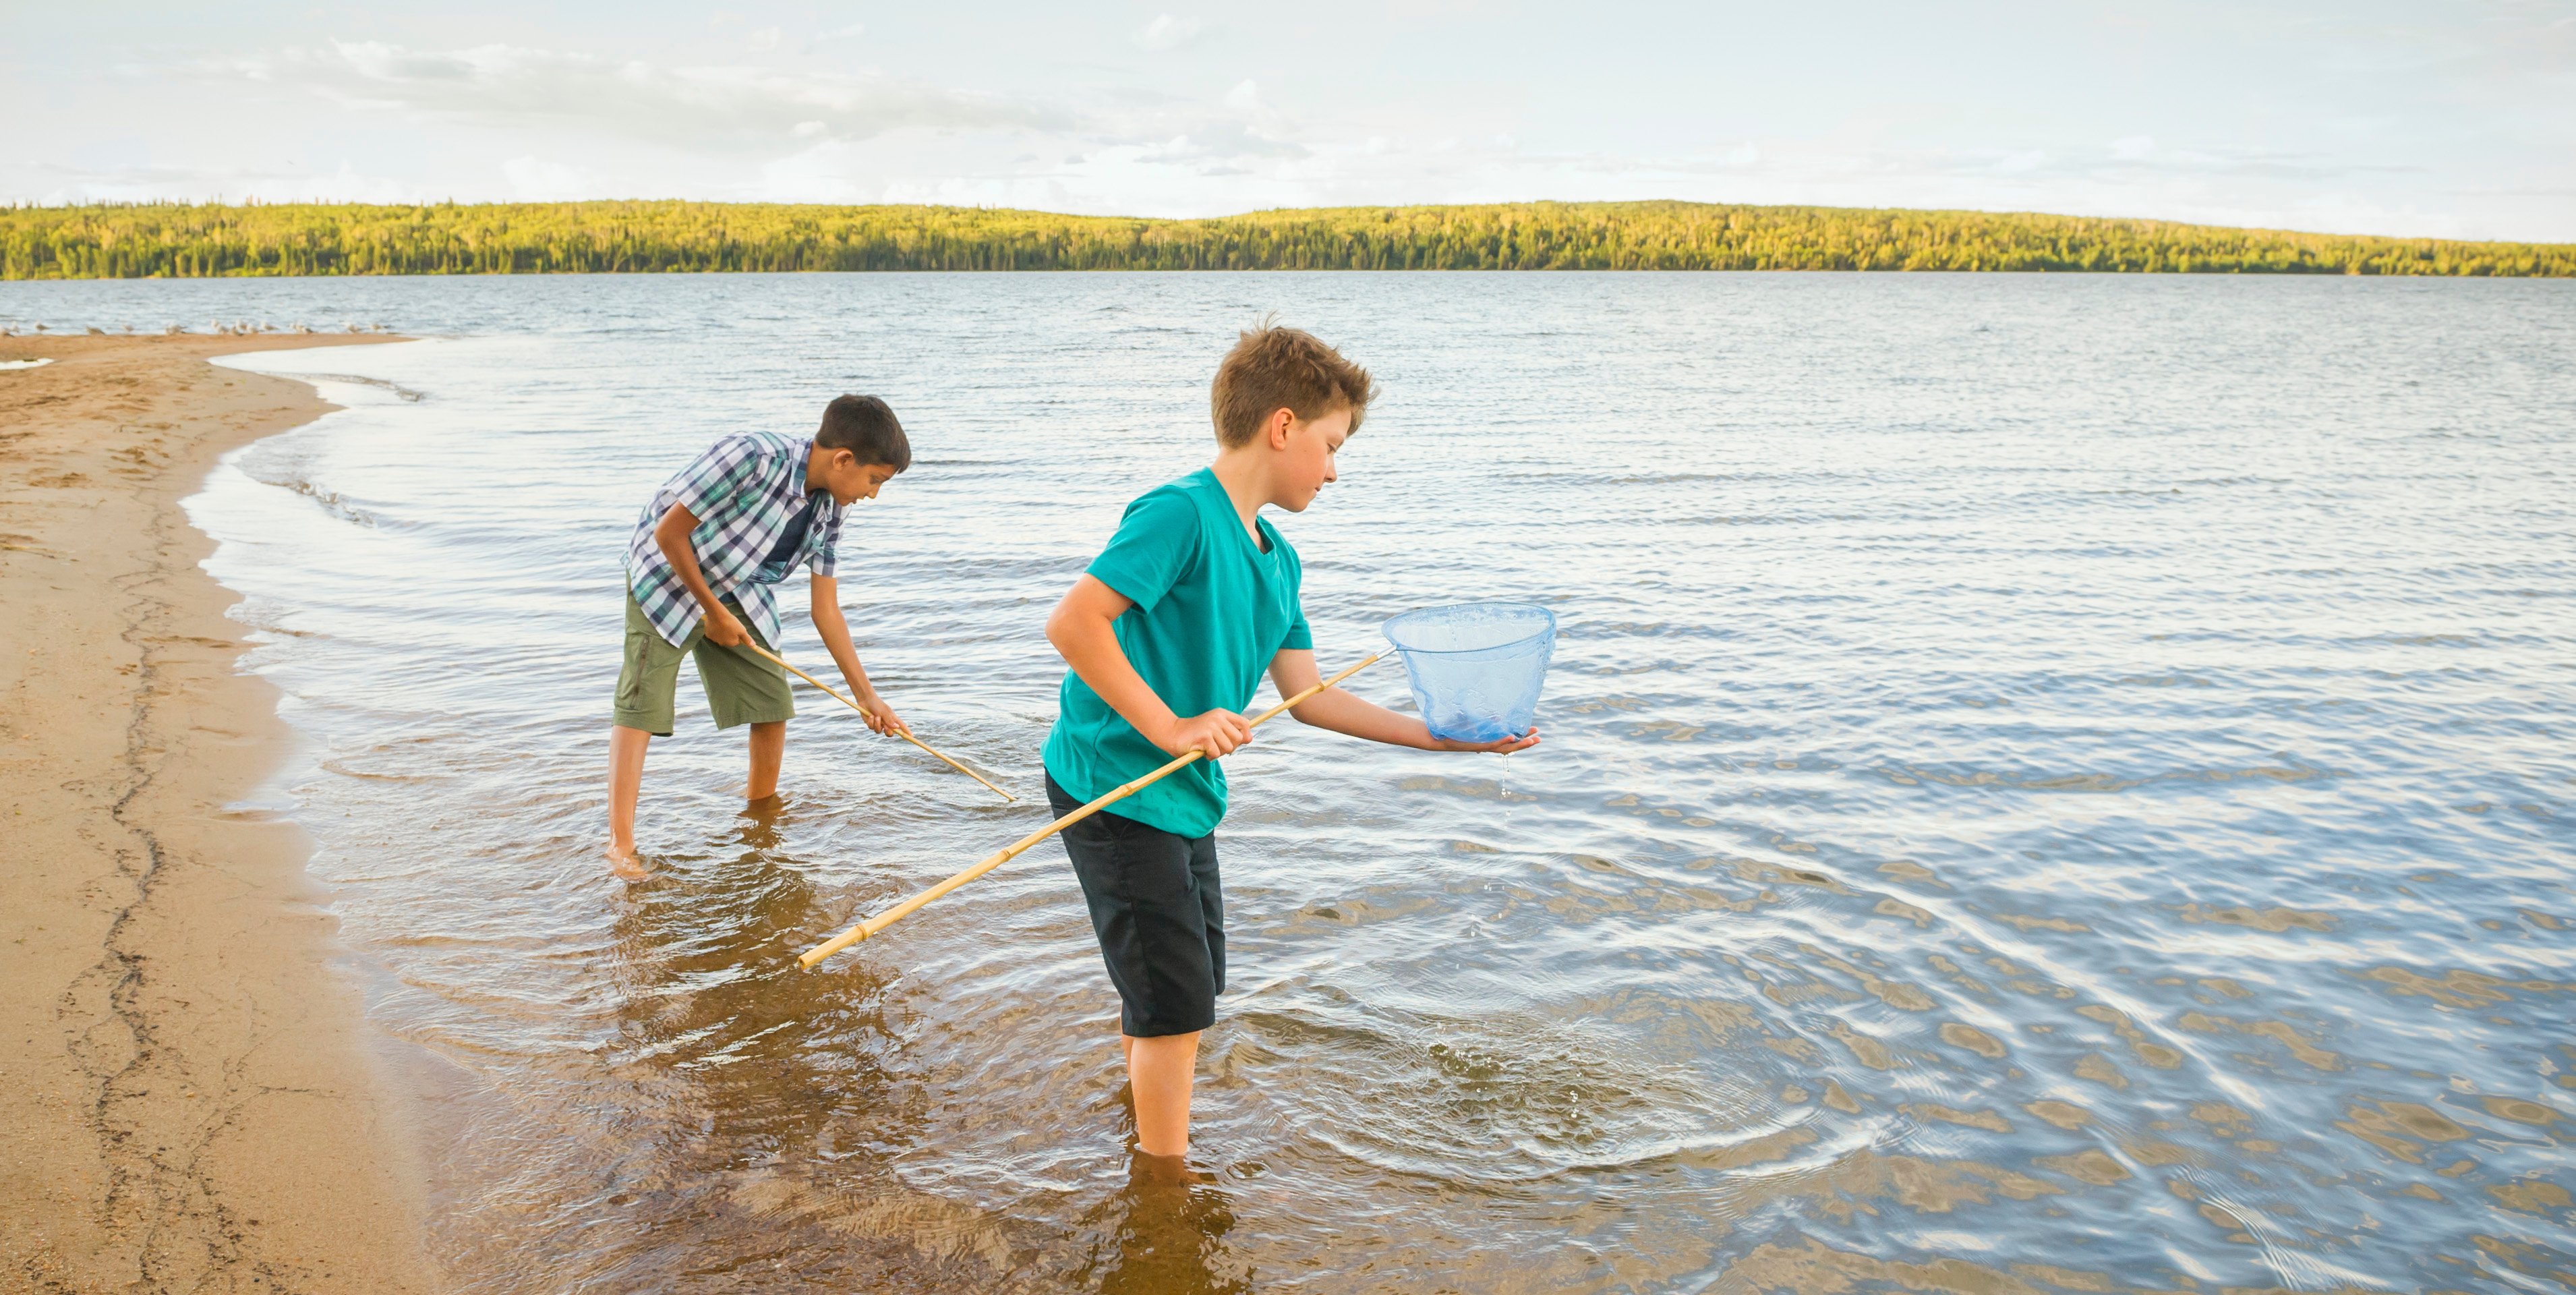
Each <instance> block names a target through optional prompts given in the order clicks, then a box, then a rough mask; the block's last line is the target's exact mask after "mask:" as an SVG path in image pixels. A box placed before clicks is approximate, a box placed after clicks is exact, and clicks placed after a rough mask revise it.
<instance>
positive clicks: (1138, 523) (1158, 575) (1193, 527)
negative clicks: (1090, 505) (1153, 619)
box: [1088, 489, 1199, 611]
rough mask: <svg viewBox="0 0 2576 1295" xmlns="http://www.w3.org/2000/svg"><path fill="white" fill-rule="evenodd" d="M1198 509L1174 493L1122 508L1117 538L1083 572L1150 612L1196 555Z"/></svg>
mask: <svg viewBox="0 0 2576 1295" xmlns="http://www.w3.org/2000/svg"><path fill="white" fill-rule="evenodd" d="M1198 550H1199V508H1198V505H1197V504H1195V503H1193V502H1191V501H1190V497H1189V496H1188V495H1186V494H1184V493H1182V492H1180V491H1178V490H1159V489H1158V490H1153V491H1150V492H1148V493H1146V494H1145V495H1144V496H1143V497H1141V498H1139V499H1137V500H1136V502H1134V503H1132V504H1129V505H1127V515H1126V516H1125V517H1123V518H1121V519H1119V522H1118V533H1117V534H1115V535H1112V536H1110V537H1109V547H1107V548H1104V549H1102V550H1101V551H1100V556H1099V557H1096V558H1093V559H1092V560H1091V566H1090V567H1089V568H1088V569H1089V571H1090V572H1091V574H1092V575H1094V576H1096V577H1098V578H1099V580H1100V583H1102V584H1105V585H1107V586H1109V587H1110V588H1112V589H1115V590H1117V591H1118V592H1119V593H1120V594H1122V595H1124V596H1125V597H1126V599H1127V601H1129V602H1132V603H1134V604H1136V605H1137V606H1139V607H1142V608H1144V609H1145V610H1147V611H1152V610H1153V609H1154V604H1156V603H1158V602H1161V601H1163V595H1164V594H1167V593H1170V592H1171V590H1172V586H1173V585H1174V584H1176V583H1178V582H1179V581H1180V578H1181V577H1182V576H1183V575H1185V574H1187V573H1188V571H1189V569H1190V562H1191V560H1192V559H1194V558H1195V557H1197V556H1198Z"/></svg>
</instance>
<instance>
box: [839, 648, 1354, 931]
mask: <svg viewBox="0 0 2576 1295" xmlns="http://www.w3.org/2000/svg"><path fill="white" fill-rule="evenodd" d="M1384 655H1386V654H1385V653H1383V652H1372V653H1370V654H1369V655H1368V659H1367V660H1364V661H1362V662H1360V663H1359V664H1358V665H1355V666H1352V667H1351V668H1350V669H1348V670H1344V671H1343V672H1341V673H1340V674H1337V675H1334V676H1333V677H1332V678H1330V679H1327V680H1325V681H1323V682H1322V683H1319V684H1316V685H1315V686H1314V687H1312V688H1308V689H1305V690H1304V691H1302V692H1299V693H1298V694H1297V695H1296V696H1294V697H1289V698H1285V699H1282V700H1281V701H1280V703H1279V704H1278V705H1276V706H1273V707H1271V708H1270V709H1268V710H1265V711H1263V712H1261V713H1260V714H1259V715H1256V716H1254V717H1253V720H1252V726H1253V727H1256V728H1257V727H1259V726H1260V725H1261V724H1262V723H1264V722H1265V721H1267V720H1269V719H1270V718H1272V717H1273V716H1276V715H1278V714H1279V713H1280V712H1282V711H1285V710H1287V709H1288V708H1290V707H1292V706H1295V705H1298V704H1299V703H1301V702H1303V701H1305V700H1306V699H1307V698H1309V697H1312V696H1314V695H1315V694H1317V693H1319V692H1322V691H1323V690H1325V689H1327V688H1330V687H1332V686H1333V685H1335V684H1337V683H1340V682H1341V681H1343V680H1344V679H1348V678H1350V677H1351V676H1352V675H1355V674H1358V673H1359V672H1360V671H1362V670H1366V669H1368V668H1369V667H1370V666H1372V665H1375V664H1377V661H1378V658H1380V657H1382V656H1384ZM1206 754H1207V752H1205V751H1201V750H1196V749H1192V750H1190V751H1187V752H1184V753H1182V754H1181V755H1180V756H1178V757H1177V758H1175V759H1174V760H1173V761H1172V762H1171V763H1170V764H1167V765H1164V766H1163V767H1162V768H1160V769H1156V770H1155V771H1153V772H1152V773H1149V774H1146V775H1145V776H1144V777H1142V778H1138V779H1137V780H1135V781H1134V782H1130V783H1126V784H1123V785H1121V786H1120V787H1119V788H1118V789H1117V790H1115V791H1112V792H1110V793H1109V794H1108V795H1106V796H1103V797H1101V798H1100V799H1098V800H1095V801H1093V802H1091V803H1090V804H1088V805H1085V806H1083V807H1082V808H1080V809H1077V810H1075V811H1073V812H1072V813H1070V814H1067V815H1065V816H1064V817H1062V818H1059V819H1057V820H1056V821H1054V822H1052V823H1049V824H1047V825H1046V826H1045V827H1042V828H1039V829H1038V830H1036V831H1034V832H1031V833H1029V834H1028V835H1027V836H1024V837H1021V838H1020V839H1019V840H1018V841H1016V842H1013V843H1012V844H1011V845H1010V846H1008V847H1007V848H1004V849H1002V850H998V851H995V852H994V853H992V854H989V855H986V856H985V857H984V859H983V860H982V861H981V862H979V863H977V864H976V865H975V866H974V867H972V868H968V869H967V870H966V871H964V872H961V873H958V874H957V875H956V876H954V877H950V878H949V879H948V880H946V881H943V882H941V883H939V884H938V885H936V886H933V887H931V888H930V889H928V890H925V891H923V892H921V893H920V894H918V895H915V896H913V897H912V898H910V899H907V900H905V901H903V902H902V903H900V904H897V905H895V906H894V907H892V908H889V909H887V910H886V911H884V912H882V913H879V914H877V915H876V916H874V917H871V918H869V919H868V920H866V921H864V922H861V923H859V924H858V925H856V926H853V927H851V928H850V929H848V930H846V931H843V932H841V933H840V934H839V935H836V936H833V937H832V938H831V939H828V940H825V941H824V942H822V943H821V944H818V945H815V946H814V947H813V948H811V949H807V950H806V951H805V952H803V953H801V954H798V955H797V957H796V965H798V966H800V967H803V968H805V969H806V970H808V971H811V970H813V969H814V964H816V963H818V962H821V961H822V960H823V959H825V958H828V957H831V956H832V955H833V954H835V953H839V952H840V951H841V950H843V949H846V948H848V947H850V946H851V945H853V944H856V943H858V942H859V941H861V940H864V939H866V938H868V937H869V936H871V935H875V934H876V933H877V932H879V931H882V930H884V929H886V928H887V927H889V926H892V925H894V924H895V923H896V922H899V921H902V920H903V919H904V918H906V917H908V916H910V915H911V914H912V912H913V910H915V909H917V908H920V907H921V906H922V905H924V904H927V903H929V902H930V901H932V900H934V899H937V898H939V897H940V896H942V895H945V894H947V893H948V892H949V891H952V890H955V889H957V888H958V887H959V886H963V885H965V884H966V883H967V882H970V881H973V880H974V879H976V878H977V877H981V876H983V875H984V874H985V873H988V872H991V871H992V870H993V869H995V868H998V867H1001V866H1002V865H1003V864H1006V863H1009V862H1010V861H1011V860H1012V859H1014V858H1017V857H1019V854H1020V852H1021V851H1023V850H1026V849H1028V848H1029V847H1030V846H1033V845H1036V844H1037V843H1038V842H1040V841H1043V840H1045V839H1047V838H1048V837H1050V836H1053V835H1055V834H1056V833H1058V832H1061V831H1063V830H1064V829H1066V828H1068V827H1071V826H1073V825H1074V824H1076V823H1079V822H1081V821H1082V820H1084V819H1086V818H1089V817H1091V816H1092V815H1094V814H1097V813H1099V812H1100V811H1101V810H1103V809H1106V808H1108V807H1109V806H1110V805H1112V804H1114V803H1116V802H1118V801H1121V800H1124V799H1126V798H1127V797H1129V796H1133V795H1135V794H1136V793H1137V792H1139V791H1142V790H1144V789H1145V788H1147V787H1150V786H1152V785H1153V784H1155V783H1157V782H1160V781H1162V779H1163V777H1164V775H1166V774H1169V773H1171V772H1172V771H1174V770H1176V769H1179V768H1180V767H1182V766H1183V765H1186V764H1188V763H1190V762H1191V761H1193V760H1196V759H1199V758H1200V757H1202V756H1204V755H1206Z"/></svg>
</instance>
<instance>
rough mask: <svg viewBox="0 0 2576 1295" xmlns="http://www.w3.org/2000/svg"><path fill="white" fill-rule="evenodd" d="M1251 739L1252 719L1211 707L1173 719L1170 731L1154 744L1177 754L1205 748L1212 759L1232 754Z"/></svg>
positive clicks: (1185, 753)
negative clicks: (1210, 708)
mask: <svg viewBox="0 0 2576 1295" xmlns="http://www.w3.org/2000/svg"><path fill="white" fill-rule="evenodd" d="M1251 740H1252V721H1251V720H1248V719H1245V718H1244V717H1243V716H1242V715H1240V714H1237V713H1236V712H1234V711H1230V710H1212V711H1209V712H1207V713H1206V714H1204V715H1192V716H1190V717H1189V718H1187V719H1178V720H1174V721H1173V722H1172V727H1171V730H1170V731H1169V732H1166V733H1165V734H1164V735H1163V737H1162V739H1161V740H1160V741H1158V742H1156V743H1155V745H1156V746H1159V747H1161V748H1163V749H1164V750H1166V751H1169V752H1171V753H1172V754H1174V755H1187V754H1189V753H1190V752H1192V751H1205V752H1207V754H1208V758H1209V759H1215V758H1217V757H1219V756H1226V755H1232V754H1234V752H1235V749H1236V748H1238V747H1241V746H1242V745H1244V744H1245V743H1247V742H1250V741H1251Z"/></svg>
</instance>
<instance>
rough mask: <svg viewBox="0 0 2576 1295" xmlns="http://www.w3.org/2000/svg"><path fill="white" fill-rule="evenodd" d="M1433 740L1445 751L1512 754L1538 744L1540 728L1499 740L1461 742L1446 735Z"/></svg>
mask: <svg viewBox="0 0 2576 1295" xmlns="http://www.w3.org/2000/svg"><path fill="white" fill-rule="evenodd" d="M1431 740H1432V741H1434V742H1436V743H1439V749H1440V750H1443V751H1490V752H1492V753H1493V754H1495V755H1510V754H1511V753H1512V752H1514V751H1526V750H1528V749H1530V748H1531V747H1534V746H1537V745H1538V730H1537V729H1536V728H1532V729H1531V730H1530V731H1529V732H1526V733H1523V734H1521V735H1520V736H1519V737H1507V738H1504V739H1503V740H1501V741H1499V742H1460V741H1457V740H1455V739H1452V738H1445V737H1435V738H1433V739H1431Z"/></svg>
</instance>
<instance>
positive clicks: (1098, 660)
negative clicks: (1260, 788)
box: [1046, 575, 1252, 756]
mask: <svg viewBox="0 0 2576 1295" xmlns="http://www.w3.org/2000/svg"><path fill="white" fill-rule="evenodd" d="M1135 605H1136V604H1135V603H1133V602H1131V601H1129V600H1128V598H1127V596H1126V595H1125V594H1122V593H1120V592H1118V591H1117V590H1115V589H1112V588H1110V587H1109V586H1108V585H1107V584H1105V583H1103V582H1102V581H1101V579H1100V577H1098V576H1094V575H1085V576H1083V577H1082V579H1080V580H1077V581H1075V582H1074V585H1073V588H1072V589H1070V590H1068V591H1066V593H1065V595H1064V599H1063V601H1061V602H1058V603H1057V604H1056V605H1055V610H1054V611H1053V612H1051V613H1049V614H1048V615H1047V623H1046V631H1047V642H1049V643H1053V644H1054V645H1055V650H1056V651H1058V652H1060V653H1062V654H1063V655H1064V663H1065V664H1066V665H1069V666H1072V667H1073V672H1074V674H1076V675H1077V676H1080V677H1081V679H1082V681H1083V682H1084V683H1085V684H1088V685H1090V687H1091V690H1092V691H1093V692H1096V693H1098V694H1100V699H1101V700H1102V701H1105V702H1107V703H1109V708H1110V709H1111V710H1114V711H1117V712H1118V715H1119V718H1121V719H1124V720H1126V721H1127V722H1128V723H1130V724H1133V725H1135V726H1136V731H1137V732H1139V733H1142V734H1144V735H1145V740H1146V741H1149V742H1152V743H1153V744H1154V745H1156V746H1159V747H1161V748H1163V749H1164V750H1166V751H1169V752H1171V753H1172V754H1174V755H1180V754H1182V753H1183V752H1187V751H1194V750H1195V751H1205V752H1207V753H1208V754H1209V755H1211V756H1221V755H1227V754H1231V753H1232V752H1233V751H1234V749H1235V748H1236V747H1239V746H1242V745H1243V744H1244V743H1246V742H1249V741H1251V740H1252V725H1251V724H1250V723H1249V722H1248V721H1246V720H1245V719H1244V717H1243V716H1241V715H1239V714H1237V713H1235V712H1233V711H1230V710H1212V711H1209V712H1207V713H1206V714H1203V715H1192V716H1190V717H1188V718H1186V719H1184V718H1182V717H1180V716H1178V715H1174V714H1173V713H1172V708H1171V707H1170V706H1168V705H1166V704H1164V701H1163V698H1162V696H1161V695H1160V694H1158V693H1156V692H1155V691H1154V688H1153V685H1151V684H1148V683H1146V682H1145V677H1144V676H1143V675H1140V674H1138V673H1136V667H1135V665H1134V664H1133V663H1131V662H1129V661H1128V660H1127V652H1126V650H1125V649H1123V648H1121V647H1119V646H1118V630H1117V628H1116V624H1117V620H1118V617H1119V616H1120V615H1121V614H1123V613H1124V612H1125V611H1126V610H1127V609H1128V608H1130V607H1133V606H1135Z"/></svg>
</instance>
